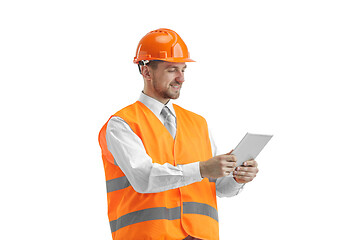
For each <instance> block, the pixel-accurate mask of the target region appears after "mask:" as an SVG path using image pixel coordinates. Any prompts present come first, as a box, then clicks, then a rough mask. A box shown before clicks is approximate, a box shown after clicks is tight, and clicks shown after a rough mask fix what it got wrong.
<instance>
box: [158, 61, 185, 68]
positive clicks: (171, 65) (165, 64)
mask: <svg viewBox="0 0 360 240" xmlns="http://www.w3.org/2000/svg"><path fill="white" fill-rule="evenodd" d="M160 65H161V66H162V67H163V68H186V63H184V62H180V63H175V62H162V63H161V64H160Z"/></svg>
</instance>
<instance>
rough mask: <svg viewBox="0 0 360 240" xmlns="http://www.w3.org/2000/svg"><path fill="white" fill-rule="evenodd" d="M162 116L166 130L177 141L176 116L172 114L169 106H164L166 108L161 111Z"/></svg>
mask: <svg viewBox="0 0 360 240" xmlns="http://www.w3.org/2000/svg"><path fill="white" fill-rule="evenodd" d="M160 114H161V115H162V116H163V117H164V119H165V121H164V125H165V127H166V129H167V130H168V131H169V133H170V134H171V136H172V137H173V138H174V139H175V135H176V123H175V117H174V115H173V114H172V113H171V111H170V109H169V108H168V107H167V106H164V108H163V109H162V110H161V113H160Z"/></svg>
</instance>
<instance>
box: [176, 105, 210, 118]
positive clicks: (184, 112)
mask: <svg viewBox="0 0 360 240" xmlns="http://www.w3.org/2000/svg"><path fill="white" fill-rule="evenodd" d="M173 106H174V109H175V111H176V115H178V114H181V115H182V116H183V117H188V118H194V119H197V120H199V121H204V122H206V120H205V118H204V117H203V116H201V115H199V114H197V113H194V112H192V111H189V110H187V109H185V108H183V107H180V106H179V105H176V104H173Z"/></svg>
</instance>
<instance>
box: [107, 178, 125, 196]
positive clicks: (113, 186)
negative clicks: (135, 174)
mask: <svg viewBox="0 0 360 240" xmlns="http://www.w3.org/2000/svg"><path fill="white" fill-rule="evenodd" d="M130 185H131V184H130V182H129V180H128V179H127V178H126V176H123V177H119V178H114V179H111V180H107V181H106V190H107V192H108V193H110V192H114V191H117V190H121V189H124V188H127V187H129V186H130Z"/></svg>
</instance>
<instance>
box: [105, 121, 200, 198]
mask: <svg viewBox="0 0 360 240" xmlns="http://www.w3.org/2000/svg"><path fill="white" fill-rule="evenodd" d="M106 143H107V146H108V149H109V151H110V152H111V154H112V155H113V157H114V158H115V161H116V164H117V165H118V166H119V167H120V168H121V170H122V171H123V172H124V174H125V176H126V177H127V178H128V180H129V182H130V184H131V186H132V187H133V188H134V190H135V191H137V192H139V193H155V192H162V191H167V190H170V189H174V188H178V187H182V186H186V185H189V184H191V183H194V182H199V181H201V180H202V178H201V175H200V167H199V162H194V163H190V164H184V165H177V166H173V165H171V164H169V163H165V164H163V165H160V164H158V163H153V162H152V159H151V157H150V156H149V155H148V154H147V153H146V150H145V147H144V145H143V143H142V141H141V139H140V138H139V137H138V136H137V135H136V134H135V133H134V132H133V131H132V129H131V128H130V126H129V125H128V124H127V123H126V122H125V121H124V120H123V119H122V118H120V117H112V118H111V119H110V120H109V122H108V125H107V129H106Z"/></svg>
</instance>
